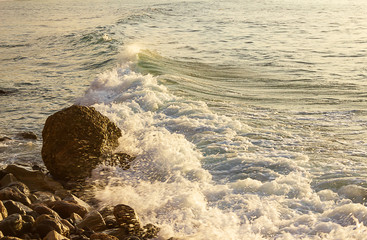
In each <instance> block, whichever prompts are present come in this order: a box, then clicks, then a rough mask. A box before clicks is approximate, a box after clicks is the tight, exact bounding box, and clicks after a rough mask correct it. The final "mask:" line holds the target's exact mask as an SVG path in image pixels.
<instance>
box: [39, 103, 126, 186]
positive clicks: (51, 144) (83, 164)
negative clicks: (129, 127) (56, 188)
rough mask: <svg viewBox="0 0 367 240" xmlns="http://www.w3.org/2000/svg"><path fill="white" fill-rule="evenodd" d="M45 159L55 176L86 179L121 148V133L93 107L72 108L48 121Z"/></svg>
mask: <svg viewBox="0 0 367 240" xmlns="http://www.w3.org/2000/svg"><path fill="white" fill-rule="evenodd" d="M42 136H43V147H42V159H43V162H44V163H45V165H46V167H47V169H48V170H49V171H50V173H51V174H52V176H54V177H56V178H58V179H63V180H75V179H84V178H86V177H88V176H90V174H91V171H92V170H93V169H94V168H95V167H96V166H97V165H99V164H101V162H103V159H101V157H103V155H105V154H109V153H111V152H112V150H113V149H115V148H116V147H117V146H118V138H119V137H121V130H120V129H119V128H118V127H117V126H116V125H115V124H114V123H112V122H111V121H110V120H109V119H108V118H107V117H105V116H103V115H102V114H101V113H99V112H98V111H96V110H95V109H94V108H93V107H84V106H76V105H74V106H71V107H69V108H66V109H63V110H61V111H59V112H57V113H55V114H53V115H51V116H49V117H48V118H47V120H46V123H45V126H44V129H43V131H42Z"/></svg>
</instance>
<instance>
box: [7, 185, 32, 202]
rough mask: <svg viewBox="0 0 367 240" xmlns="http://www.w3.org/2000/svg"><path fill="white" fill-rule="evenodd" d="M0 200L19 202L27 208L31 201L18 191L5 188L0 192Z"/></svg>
mask: <svg viewBox="0 0 367 240" xmlns="http://www.w3.org/2000/svg"><path fill="white" fill-rule="evenodd" d="M0 200H14V201H17V202H21V203H23V204H25V205H27V206H29V205H30V204H31V200H29V198H28V197H27V196H26V195H25V194H23V193H22V192H21V191H19V189H18V188H11V187H5V188H3V189H1V190H0Z"/></svg>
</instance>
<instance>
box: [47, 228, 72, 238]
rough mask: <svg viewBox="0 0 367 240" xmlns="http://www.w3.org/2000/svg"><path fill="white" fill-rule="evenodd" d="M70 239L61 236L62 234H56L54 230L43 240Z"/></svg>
mask: <svg viewBox="0 0 367 240" xmlns="http://www.w3.org/2000/svg"><path fill="white" fill-rule="evenodd" d="M68 239H69V238H67V237H65V236H63V235H61V234H60V233H58V232H56V231H55V230H52V231H51V232H49V233H48V234H47V235H46V236H45V237H44V238H43V240H68Z"/></svg>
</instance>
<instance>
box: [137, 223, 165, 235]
mask: <svg viewBox="0 0 367 240" xmlns="http://www.w3.org/2000/svg"><path fill="white" fill-rule="evenodd" d="M159 231H160V228H159V227H157V226H155V225H153V224H151V223H149V224H147V225H145V226H144V227H143V229H142V230H141V232H140V234H139V236H140V237H141V238H142V239H151V238H156V237H157V236H158V232H159Z"/></svg>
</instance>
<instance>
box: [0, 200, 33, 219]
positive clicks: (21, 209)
mask: <svg viewBox="0 0 367 240" xmlns="http://www.w3.org/2000/svg"><path fill="white" fill-rule="evenodd" d="M3 203H4V206H5V207H6V210H8V214H9V215H11V214H14V213H19V214H20V215H26V214H30V213H31V212H32V211H33V210H32V209H31V208H30V207H28V206H26V205H24V204H23V203H21V202H15V201H13V200H6V201H3Z"/></svg>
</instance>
